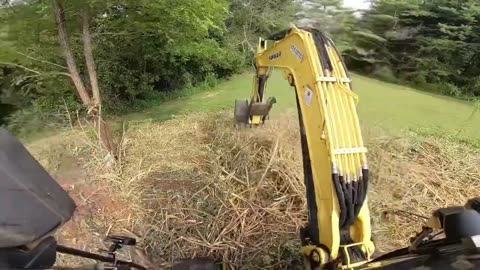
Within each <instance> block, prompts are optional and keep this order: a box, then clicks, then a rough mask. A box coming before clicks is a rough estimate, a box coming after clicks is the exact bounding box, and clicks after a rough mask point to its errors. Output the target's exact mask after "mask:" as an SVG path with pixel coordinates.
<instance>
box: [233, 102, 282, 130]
mask: <svg viewBox="0 0 480 270" xmlns="http://www.w3.org/2000/svg"><path fill="white" fill-rule="evenodd" d="M276 102H277V101H276V99H275V97H271V98H269V99H268V100H267V102H251V103H249V102H248V100H235V122H236V124H237V125H261V124H263V122H264V121H265V119H267V117H268V115H269V114H270V110H271V109H272V106H273V104H275V103H276Z"/></svg>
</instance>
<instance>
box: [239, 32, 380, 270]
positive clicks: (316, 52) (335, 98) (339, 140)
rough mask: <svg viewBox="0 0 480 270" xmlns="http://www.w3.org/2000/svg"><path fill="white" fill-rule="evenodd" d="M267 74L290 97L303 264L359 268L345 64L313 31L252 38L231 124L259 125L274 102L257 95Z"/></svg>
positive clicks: (362, 172)
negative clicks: (300, 167)
mask: <svg viewBox="0 0 480 270" xmlns="http://www.w3.org/2000/svg"><path fill="white" fill-rule="evenodd" d="M273 68H275V69H279V70H281V71H282V73H283V75H284V77H285V78H286V79H287V80H288V81H289V83H290V85H292V86H294V91H295V93H296V98H297V105H298V113H299V121H300V131H301V144H302V152H303V163H304V175H305V186H306V190H307V201H308V210H309V211H308V212H309V218H308V226H307V227H306V228H305V229H304V230H303V231H302V245H303V248H302V253H303V254H304V257H305V262H306V265H307V266H308V267H309V268H310V269H319V268H323V267H325V266H326V265H328V264H332V265H333V264H335V265H336V266H339V265H340V266H342V267H345V268H353V267H356V266H358V265H361V264H364V263H366V262H368V261H369V260H370V257H371V256H372V254H373V252H374V245H373V242H372V241H371V228H370V215H369V209H368V206H367V198H366V193H367V184H368V166H367V158H366V153H367V149H366V148H365V145H364V143H363V138H362V133H361V130H360V123H359V119H358V115H357V110H356V103H357V97H356V95H355V94H354V93H353V92H352V89H351V78H350V77H349V75H348V72H347V70H346V68H345V65H344V63H343V61H342V59H341V57H340V55H339V54H338V52H337V50H336V49H335V46H334V44H333V42H332V41H331V40H330V39H328V38H327V37H326V36H325V35H323V34H322V33H321V32H319V31H317V30H314V29H298V28H296V27H293V28H291V29H290V30H289V31H288V32H287V33H285V34H284V35H283V36H282V37H280V38H279V39H277V40H273V41H266V40H260V42H259V52H258V55H257V58H256V70H257V72H256V75H255V83H254V89H253V93H252V97H251V100H250V102H248V101H237V103H236V112H235V116H236V120H237V123H238V124H245V125H261V124H263V123H264V121H265V120H266V118H267V117H268V114H269V112H270V109H271V107H272V105H273V104H274V103H275V99H274V98H270V99H268V100H265V98H264V94H265V88H266V83H267V79H268V77H269V74H270V72H271V70H272V69H273Z"/></svg>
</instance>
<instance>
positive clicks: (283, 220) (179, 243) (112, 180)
mask: <svg viewBox="0 0 480 270" xmlns="http://www.w3.org/2000/svg"><path fill="white" fill-rule="evenodd" d="M231 118H232V116H231V113H204V114H194V115H190V116H185V117H179V118H175V119H172V120H169V121H167V122H164V123H139V124H137V125H134V126H131V127H129V128H128V130H127V131H126V133H125V135H124V139H123V143H122V150H123V152H122V155H121V156H120V161H119V162H118V164H116V165H114V166H112V167H107V166H105V160H102V159H92V158H90V157H89V156H85V154H86V153H87V152H85V151H80V150H82V148H81V147H85V146H84V144H83V143H82V146H77V147H80V148H74V149H76V150H75V151H76V153H83V154H82V155H83V158H85V160H90V161H95V162H90V163H86V169H87V170H88V171H89V175H91V176H93V177H94V178H95V180H97V181H99V182H100V183H105V182H106V181H107V183H108V184H109V185H111V187H112V189H113V190H114V191H115V193H114V194H112V196H113V197H118V198H119V199H120V200H121V201H126V202H128V204H127V205H128V206H129V208H130V209H129V211H128V212H129V213H131V214H130V215H129V216H128V217H125V219H123V220H118V219H116V220H113V219H110V220H109V219H108V218H105V217H102V219H101V220H98V221H97V223H98V224H103V225H104V227H105V228H108V227H110V226H112V225H113V227H111V228H110V229H111V231H112V232H120V233H125V232H130V233H132V234H133V235H135V236H136V237H139V238H140V240H141V241H140V243H141V246H142V248H144V249H145V251H146V252H147V254H148V255H149V256H151V257H152V258H154V261H156V262H157V263H158V264H160V265H164V266H168V265H169V264H171V263H172V261H173V259H175V258H177V259H178V258H185V257H193V256H213V257H216V258H218V259H221V260H223V261H225V262H228V263H230V264H231V265H232V266H233V267H234V268H236V269H252V268H271V269H272V268H274V269H282V268H295V267H296V266H298V267H300V266H301V264H302V261H301V260H302V259H301V256H300V254H299V248H300V243H299V234H298V232H299V230H300V228H301V227H302V226H304V225H305V223H306V215H307V212H306V209H307V206H306V197H305V188H304V185H303V170H302V160H301V153H300V147H299V146H300V143H299V138H298V126H297V123H296V122H297V121H296V119H295V118H294V117H292V116H287V117H283V118H282V121H281V122H277V121H271V122H269V123H268V124H267V125H266V126H265V127H264V128H259V129H243V130H237V129H235V128H234V127H233V126H232V119H231ZM378 134H379V133H378V132H377V131H372V130H366V131H365V137H366V140H367V143H368V147H369V150H370V153H369V163H370V166H371V169H372V174H373V177H372V185H371V189H370V193H369V204H370V208H371V211H372V214H371V216H372V218H373V228H374V237H375V240H376V244H377V248H378V249H379V250H381V251H388V250H392V249H394V248H399V247H403V246H404V245H406V244H407V242H406V241H408V240H406V239H408V238H409V237H410V236H414V235H415V233H416V232H417V231H419V230H421V227H422V225H423V224H424V222H425V220H424V219H423V218H422V217H419V216H425V217H428V216H429V215H430V214H431V212H432V211H433V210H434V209H437V208H439V207H445V206H450V205H455V204H462V205H463V204H464V203H465V201H466V200H467V199H468V198H471V197H474V196H477V195H478V190H479V188H480V167H478V164H480V153H479V152H478V150H476V149H474V148H471V147H469V146H464V145H460V144H452V143H451V142H447V141H444V140H439V139H435V138H420V137H415V136H413V135H412V136H410V137H407V138H403V139H401V138H392V137H385V136H381V135H378ZM76 141H80V140H78V139H77V140H76ZM73 145H74V144H73ZM92 149H93V150H95V148H92ZM92 149H87V148H83V150H92ZM105 230H106V229H105Z"/></svg>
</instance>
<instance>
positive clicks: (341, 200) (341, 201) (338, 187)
mask: <svg viewBox="0 0 480 270" xmlns="http://www.w3.org/2000/svg"><path fill="white" fill-rule="evenodd" d="M332 179H333V186H334V187H335V191H336V193H337V198H338V205H339V207H340V217H339V224H340V228H343V227H344V226H345V223H346V221H347V206H346V205H345V196H344V195H343V190H342V184H341V182H340V177H339V175H338V173H334V174H333V175H332Z"/></svg>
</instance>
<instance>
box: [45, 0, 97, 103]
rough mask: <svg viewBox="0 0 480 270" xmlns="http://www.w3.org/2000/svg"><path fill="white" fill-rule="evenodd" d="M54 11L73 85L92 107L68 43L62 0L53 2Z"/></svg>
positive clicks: (59, 37) (61, 45)
mask: <svg viewBox="0 0 480 270" xmlns="http://www.w3.org/2000/svg"><path fill="white" fill-rule="evenodd" d="M53 9H54V13H55V22H56V24H57V30H58V41H59V43H60V47H61V49H62V51H63V54H64V56H65V60H66V61H67V66H68V70H69V72H70V75H71V77H72V81H73V84H74V85H75V88H77V91H78V94H79V96H80V99H81V100H82V102H83V104H85V105H86V106H90V105H91V99H90V97H89V95H88V92H87V89H86V88H85V84H83V81H82V78H81V77H80V73H79V72H78V68H77V64H76V63H75V58H74V57H73V53H72V49H71V48H70V44H69V41H68V34H67V28H66V26H65V9H64V7H63V2H62V0H53Z"/></svg>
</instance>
